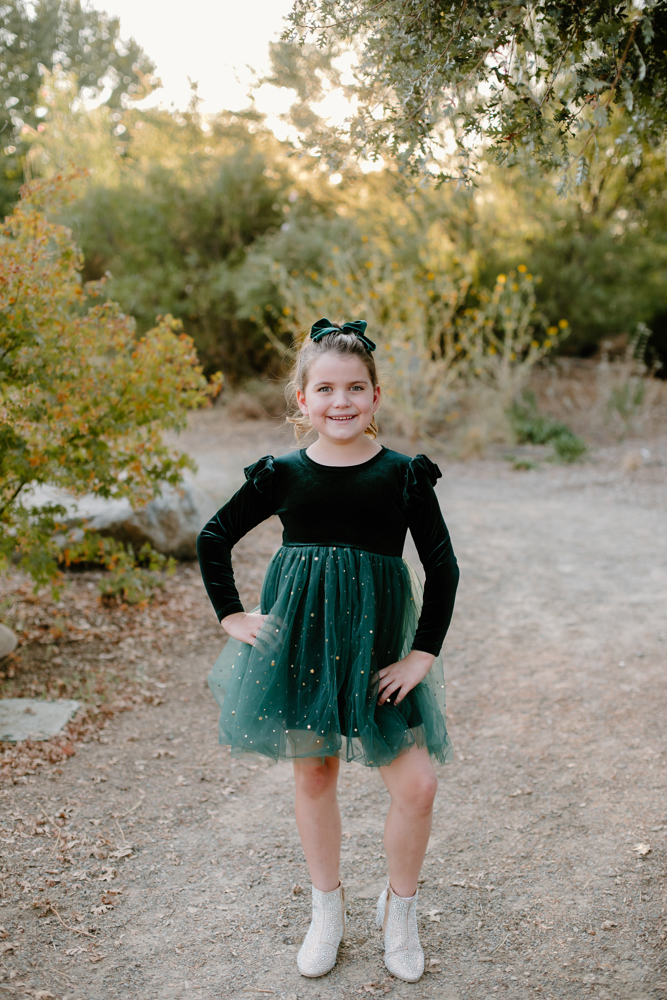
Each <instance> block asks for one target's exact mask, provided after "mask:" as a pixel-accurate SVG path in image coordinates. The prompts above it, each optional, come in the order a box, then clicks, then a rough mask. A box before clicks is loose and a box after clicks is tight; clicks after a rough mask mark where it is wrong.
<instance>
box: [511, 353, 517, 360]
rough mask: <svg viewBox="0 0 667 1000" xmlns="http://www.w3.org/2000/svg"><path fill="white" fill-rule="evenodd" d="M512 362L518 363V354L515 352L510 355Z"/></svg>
mask: <svg viewBox="0 0 667 1000" xmlns="http://www.w3.org/2000/svg"><path fill="white" fill-rule="evenodd" d="M510 361H516V354H515V353H514V351H512V353H511V354H510Z"/></svg>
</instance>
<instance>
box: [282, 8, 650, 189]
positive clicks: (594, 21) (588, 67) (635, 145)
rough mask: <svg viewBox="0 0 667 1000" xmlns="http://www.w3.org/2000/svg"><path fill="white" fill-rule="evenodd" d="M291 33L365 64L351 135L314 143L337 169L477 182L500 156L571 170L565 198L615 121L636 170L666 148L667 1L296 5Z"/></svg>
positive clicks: (320, 137) (324, 134) (324, 133)
mask: <svg viewBox="0 0 667 1000" xmlns="http://www.w3.org/2000/svg"><path fill="white" fill-rule="evenodd" d="M289 20H290V22H291V29H288V31H287V32H286V35H285V37H286V38H289V39H291V40H295V41H298V42H299V43H301V44H304V43H305V42H306V41H307V40H308V39H315V41H316V42H317V43H318V45H320V46H322V47H325V48H326V47H327V46H332V45H335V44H340V43H344V44H347V45H353V46H355V47H356V50H357V52H358V55H359V60H358V65H357V68H356V71H355V73H356V82H355V85H354V86H351V87H350V88H349V92H350V95H354V96H355V97H356V98H357V100H358V108H357V110H356V111H355V112H354V113H353V114H352V117H351V122H350V128H349V132H348V131H345V130H343V129H341V128H338V129H329V130H326V129H320V130H319V132H318V133H317V134H316V135H310V136H307V137H306V139H305V143H306V145H308V146H309V147H310V148H311V149H319V148H320V147H321V148H322V151H323V152H324V155H325V156H327V157H328V159H329V162H330V165H331V166H332V167H333V168H334V169H337V168H338V166H339V165H340V163H341V162H342V161H343V160H344V159H345V157H346V156H348V155H350V153H352V152H353V153H354V154H355V155H357V156H361V157H370V158H372V159H375V158H377V157H378V156H380V155H381V154H385V155H387V154H389V155H391V156H392V157H394V158H395V159H396V160H397V161H398V163H399V164H400V165H401V167H402V169H403V170H405V171H406V172H408V173H414V174H418V173H420V172H423V171H424V170H427V171H431V172H433V173H435V174H436V175H437V176H438V177H439V178H440V179H441V180H451V179H454V178H457V179H462V180H464V181H468V180H469V179H470V176H471V170H472V169H474V164H475V160H476V157H477V154H478V153H479V151H480V150H481V149H483V148H484V147H490V149H491V150H492V152H493V154H494V155H495V157H496V159H497V160H498V161H499V162H503V163H510V164H511V163H513V162H516V161H517V160H519V159H520V158H521V156H522V155H524V156H525V155H526V154H528V155H529V156H530V157H531V158H533V159H534V160H536V161H537V162H538V163H540V164H541V165H542V166H544V167H547V168H550V169H551V168H554V167H557V168H559V169H560V170H561V172H562V175H563V180H562V185H561V186H562V188H563V189H564V188H566V187H567V186H568V184H571V183H573V182H574V183H580V182H581V181H582V180H583V179H584V178H585V176H586V173H587V170H588V165H589V162H590V160H591V158H592V157H593V156H594V154H595V140H596V136H597V134H598V132H599V131H600V129H601V128H603V127H604V126H605V125H606V124H607V123H608V122H609V121H610V119H611V118H612V117H615V118H620V119H622V122H623V128H622V129H621V130H620V133H619V135H618V137H617V138H618V145H619V147H620V148H621V149H622V150H626V151H627V150H631V151H632V153H633V155H634V156H635V157H638V156H639V155H640V153H641V147H642V143H645V142H648V143H652V144H655V143H657V142H659V141H661V140H662V139H663V138H664V137H665V134H666V128H665V125H666V121H667V118H666V115H665V111H666V109H667V2H666V0H644V2H642V3H634V2H633V0H615V2H614V0H593V2H592V3H582V4H573V3H563V4H556V3H552V2H551V0H482V2H477V3H474V4H473V3H470V2H469V0H457V2H454V3H450V4H444V3H434V2H433V0H380V2H377V0H295V2H294V6H293V9H292V12H291V14H290V15H289ZM452 139H453V141H454V143H455V149H456V156H455V157H452V156H448V155H446V154H445V150H446V148H447V146H448V144H449V145H451V140H452Z"/></svg>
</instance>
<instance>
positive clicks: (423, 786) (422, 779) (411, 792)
mask: <svg viewBox="0 0 667 1000" xmlns="http://www.w3.org/2000/svg"><path fill="white" fill-rule="evenodd" d="M437 790H438V779H437V778H436V776H435V773H434V772H433V771H432V770H430V771H426V772H425V773H424V774H420V775H418V776H413V778H412V780H411V781H410V783H409V784H407V785H406V786H405V787H404V788H403V789H402V793H403V794H402V796H401V798H402V804H403V805H404V806H406V807H407V808H409V809H410V811H411V812H414V813H417V814H419V815H423V816H426V815H428V813H430V811H431V809H432V808H433V801H434V799H435V794H436V792H437Z"/></svg>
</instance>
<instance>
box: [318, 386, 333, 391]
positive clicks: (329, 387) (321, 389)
mask: <svg viewBox="0 0 667 1000" xmlns="http://www.w3.org/2000/svg"><path fill="white" fill-rule="evenodd" d="M330 389H331V386H330V385H321V386H320V387H319V389H318V390H317V391H318V392H329V390H330Z"/></svg>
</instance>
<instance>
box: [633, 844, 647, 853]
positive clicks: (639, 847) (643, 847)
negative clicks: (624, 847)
mask: <svg viewBox="0 0 667 1000" xmlns="http://www.w3.org/2000/svg"><path fill="white" fill-rule="evenodd" d="M632 850H633V851H634V852H635V853H636V854H648V853H649V852H650V850H651V845H650V844H635V846H634V847H633V848H632Z"/></svg>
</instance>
